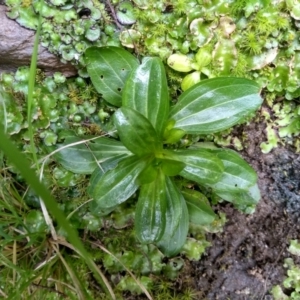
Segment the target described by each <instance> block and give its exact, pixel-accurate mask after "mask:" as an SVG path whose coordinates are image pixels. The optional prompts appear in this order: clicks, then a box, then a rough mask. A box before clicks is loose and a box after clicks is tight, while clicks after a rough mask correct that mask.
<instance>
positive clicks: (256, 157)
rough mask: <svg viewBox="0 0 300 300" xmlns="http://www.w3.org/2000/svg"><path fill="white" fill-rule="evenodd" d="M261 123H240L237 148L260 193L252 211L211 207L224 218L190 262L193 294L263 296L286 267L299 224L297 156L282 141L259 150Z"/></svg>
mask: <svg viewBox="0 0 300 300" xmlns="http://www.w3.org/2000/svg"><path fill="white" fill-rule="evenodd" d="M264 128H265V125H264V124H263V123H252V124H251V125H249V126H246V127H243V129H242V130H243V132H244V134H246V136H247V137H248V145H247V150H246V151H244V152H243V153H242V154H243V156H244V158H245V159H246V160H247V161H248V162H249V163H250V164H251V165H252V166H253V167H254V168H255V170H256V171H257V173H258V176H259V187H260V190H261V194H262V199H261V201H260V203H259V204H258V206H257V209H256V212H255V213H254V214H252V215H244V214H242V213H240V212H238V211H237V210H236V209H234V208H233V207H232V206H231V205H230V204H224V205H220V206H219V207H218V208H217V209H218V210H219V211H222V212H225V213H226V215H227V219H228V222H227V223H226V226H225V227H224V230H223V232H222V233H220V234H211V235H208V239H209V240H210V242H211V243H212V246H211V247H210V248H209V250H208V252H207V255H206V256H205V257H203V258H202V259H201V260H200V261H199V262H194V263H192V269H193V273H194V274H193V278H194V285H195V288H196V289H197V290H198V291H200V292H201V295H199V299H211V300H215V299H220V300H228V299H230V300H244V299H245V300H249V299H255V300H256V299H257V300H258V299H265V300H267V299H268V300H269V299H272V296H270V294H269V290H270V289H271V288H272V286H274V285H276V284H280V283H281V282H282V280H283V278H284V275H285V273H286V270H285V269H284V268H283V261H284V259H285V258H286V257H290V256H291V255H290V253H289V252H288V251H287V247H288V245H289V241H290V240H291V239H297V237H298V236H299V229H300V222H298V220H299V218H300V156H299V155H298V154H295V152H293V150H292V149H287V148H283V147H281V148H276V149H273V150H272V151H271V153H269V154H263V153H262V152H261V150H260V148H259V145H260V143H261V142H263V141H264V140H266V139H265V134H264ZM293 259H294V260H295V262H296V263H299V261H297V258H296V257H295V256H293Z"/></svg>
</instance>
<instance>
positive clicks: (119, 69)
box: [85, 47, 139, 106]
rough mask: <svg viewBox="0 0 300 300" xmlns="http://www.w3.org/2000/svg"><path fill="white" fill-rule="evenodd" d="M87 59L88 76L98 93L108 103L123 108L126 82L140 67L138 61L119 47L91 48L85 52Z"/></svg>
mask: <svg viewBox="0 0 300 300" xmlns="http://www.w3.org/2000/svg"><path fill="white" fill-rule="evenodd" d="M85 58H86V64H87V71H88V74H89V75H90V77H91V80H92V83H93V85H94V86H95V88H96V90H97V92H98V93H100V94H102V96H103V98H104V99H105V100H106V101H107V102H109V103H111V104H113V105H115V106H121V105H122V96H121V95H122V91H123V88H124V84H125V81H126V79H127V77H128V75H129V74H130V72H131V71H132V70H133V69H135V68H137V67H138V65H139V63H138V60H137V59H136V58H135V57H134V56H133V55H132V54H130V53H129V52H128V51H126V50H124V49H122V48H118V47H101V48H99V47H90V48H88V49H87V50H86V51H85Z"/></svg>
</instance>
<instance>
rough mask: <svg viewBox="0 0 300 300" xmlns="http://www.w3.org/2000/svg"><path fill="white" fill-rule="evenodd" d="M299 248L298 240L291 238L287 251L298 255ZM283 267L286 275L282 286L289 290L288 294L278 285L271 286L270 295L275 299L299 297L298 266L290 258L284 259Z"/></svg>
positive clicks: (282, 299) (299, 275)
mask: <svg viewBox="0 0 300 300" xmlns="http://www.w3.org/2000/svg"><path fill="white" fill-rule="evenodd" d="M299 249H300V244H299V242H298V240H291V241H290V246H289V249H288V251H289V252H290V253H292V254H293V255H297V256H299V255H300V251H299ZM284 267H285V268H286V269H287V277H286V278H285V279H284V281H283V286H284V288H285V289H287V290H288V291H289V296H287V295H286V294H285V292H284V291H283V290H282V288H281V286H280V285H276V286H274V287H273V288H272V290H271V292H272V295H273V297H274V299H275V300H297V299H299V297H300V284H299V283H300V267H299V265H296V264H295V263H294V261H293V259H292V258H286V259H285V261H284Z"/></svg>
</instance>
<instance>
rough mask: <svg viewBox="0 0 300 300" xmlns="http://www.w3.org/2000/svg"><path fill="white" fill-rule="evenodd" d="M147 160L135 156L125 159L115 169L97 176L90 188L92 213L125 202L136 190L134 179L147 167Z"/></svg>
mask: <svg viewBox="0 0 300 300" xmlns="http://www.w3.org/2000/svg"><path fill="white" fill-rule="evenodd" d="M147 163H148V162H147V160H145V159H142V158H138V157H137V156H135V155H134V156H130V157H126V158H124V159H123V160H121V161H120V162H119V164H118V165H117V167H116V168H114V169H111V170H109V171H107V172H106V173H105V174H103V175H102V176H101V174H100V175H99V176H98V179H99V180H98V181H97V180H93V182H92V184H93V186H91V187H90V190H91V191H92V196H93V198H94V200H93V201H92V202H90V207H91V210H92V211H97V210H103V209H108V208H111V207H114V206H116V205H118V204H120V203H122V202H124V201H126V200H127V199H128V198H129V197H130V196H131V195H132V194H133V193H134V192H135V191H136V190H137V188H138V184H137V183H136V178H137V177H138V175H139V174H140V173H141V172H142V171H143V169H144V168H145V167H146V165H147Z"/></svg>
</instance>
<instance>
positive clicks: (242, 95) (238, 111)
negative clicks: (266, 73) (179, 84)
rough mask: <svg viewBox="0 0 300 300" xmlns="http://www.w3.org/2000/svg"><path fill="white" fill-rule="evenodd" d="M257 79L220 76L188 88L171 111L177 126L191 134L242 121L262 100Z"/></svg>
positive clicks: (219, 129)
mask: <svg viewBox="0 0 300 300" xmlns="http://www.w3.org/2000/svg"><path fill="white" fill-rule="evenodd" d="M259 91H260V87H259V85H258V84H257V83H255V82H254V81H251V80H248V79H243V78H234V77H220V78H213V79H207V80H203V81H201V82H200V83H198V84H196V85H194V86H193V87H192V88H190V89H188V90H187V91H185V92H184V93H183V94H182V95H181V96H180V97H179V100H178V102H177V104H176V105H175V106H174V107H173V108H172V110H171V112H170V116H169V118H170V119H174V120H175V121H176V123H175V126H174V128H179V129H182V130H184V131H186V132H187V133H190V134H210V133H214V132H218V131H221V130H225V129H227V128H230V127H232V126H233V125H235V124H237V123H238V122H240V121H241V120H243V119H244V118H245V117H246V116H248V115H249V114H250V113H252V112H253V111H255V110H256V109H257V108H258V107H259V106H260V105H261V103H262V99H261V97H260V96H259Z"/></svg>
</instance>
